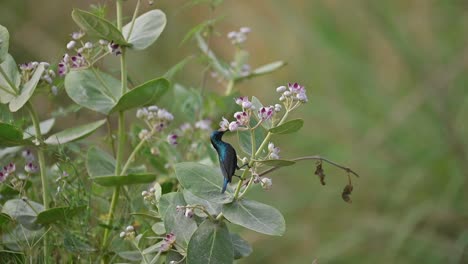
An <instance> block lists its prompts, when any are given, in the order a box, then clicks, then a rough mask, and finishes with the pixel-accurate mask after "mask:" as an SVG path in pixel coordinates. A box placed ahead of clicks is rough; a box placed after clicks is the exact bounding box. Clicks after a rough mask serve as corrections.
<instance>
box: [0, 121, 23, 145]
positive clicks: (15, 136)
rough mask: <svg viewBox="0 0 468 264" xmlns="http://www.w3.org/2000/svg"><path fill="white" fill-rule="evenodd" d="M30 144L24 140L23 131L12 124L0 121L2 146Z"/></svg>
mask: <svg viewBox="0 0 468 264" xmlns="http://www.w3.org/2000/svg"><path fill="white" fill-rule="evenodd" d="M27 144H29V142H28V141H26V140H23V132H21V131H20V130H19V129H18V128H16V127H15V126H12V125H10V124H5V123H0V147H12V146H21V145H27Z"/></svg>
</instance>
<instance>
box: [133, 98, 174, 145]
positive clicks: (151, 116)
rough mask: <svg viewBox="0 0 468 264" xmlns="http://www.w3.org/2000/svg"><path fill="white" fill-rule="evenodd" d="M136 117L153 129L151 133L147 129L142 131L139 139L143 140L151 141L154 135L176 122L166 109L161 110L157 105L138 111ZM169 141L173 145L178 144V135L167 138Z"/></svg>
mask: <svg viewBox="0 0 468 264" xmlns="http://www.w3.org/2000/svg"><path fill="white" fill-rule="evenodd" d="M136 116H137V118H139V119H142V120H143V121H145V123H146V124H147V125H148V126H149V127H150V128H151V131H149V130H147V129H143V130H141V131H140V133H139V135H138V137H139V138H140V139H141V140H143V139H149V138H150V137H151V136H152V135H153V133H155V132H161V131H163V130H164V129H165V128H167V127H168V126H169V124H170V123H171V121H172V120H174V116H173V115H172V114H171V113H169V111H167V110H166V109H164V108H159V107H157V106H156V105H152V106H149V107H144V108H140V109H138V111H137V113H136ZM167 140H168V142H169V143H171V144H177V135H175V134H170V135H169V136H168V137H167Z"/></svg>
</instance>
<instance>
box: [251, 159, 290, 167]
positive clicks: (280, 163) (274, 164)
mask: <svg viewBox="0 0 468 264" xmlns="http://www.w3.org/2000/svg"><path fill="white" fill-rule="evenodd" d="M256 162H257V163H260V164H263V165H266V166H270V167H286V166H291V165H294V164H295V163H296V162H295V161H292V160H280V159H273V160H258V161H256Z"/></svg>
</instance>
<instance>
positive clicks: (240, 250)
mask: <svg viewBox="0 0 468 264" xmlns="http://www.w3.org/2000/svg"><path fill="white" fill-rule="evenodd" d="M231 241H232V246H233V249H234V259H240V258H245V257H248V256H249V255H250V254H252V246H250V245H249V243H248V242H247V241H245V240H244V239H243V238H242V237H241V236H239V235H238V234H235V233H231Z"/></svg>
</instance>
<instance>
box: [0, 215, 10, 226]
mask: <svg viewBox="0 0 468 264" xmlns="http://www.w3.org/2000/svg"><path fill="white" fill-rule="evenodd" d="M9 222H13V219H11V217H10V216H9V215H8V214H5V213H0V227H1V226H2V225H4V224H7V223H9Z"/></svg>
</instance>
